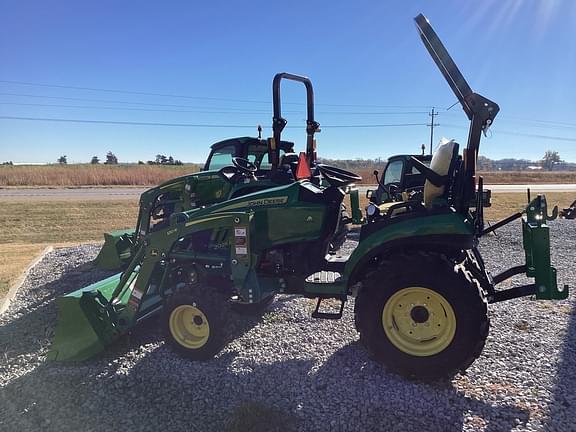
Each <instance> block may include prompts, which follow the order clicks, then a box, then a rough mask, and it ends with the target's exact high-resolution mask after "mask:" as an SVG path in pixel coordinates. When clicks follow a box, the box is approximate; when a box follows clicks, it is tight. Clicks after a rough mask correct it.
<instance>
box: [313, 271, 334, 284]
mask: <svg viewBox="0 0 576 432" xmlns="http://www.w3.org/2000/svg"><path fill="white" fill-rule="evenodd" d="M340 276H341V275H340V273H338V272H335V271H320V272H318V273H314V274H311V275H310V276H308V277H307V278H306V282H308V283H317V284H331V283H334V282H337V281H338V279H340Z"/></svg>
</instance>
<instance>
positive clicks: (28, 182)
mask: <svg viewBox="0 0 576 432" xmlns="http://www.w3.org/2000/svg"><path fill="white" fill-rule="evenodd" d="M199 169H200V166H199V165H196V164H187V165H184V166H158V165H136V164H125V165H91V164H78V165H34V166H33V165H22V166H3V165H0V187H23V186H52V187H58V186H61V187H76V186H122V185H124V186H149V185H157V184H158V183H160V182H162V181H165V180H168V179H171V178H173V177H177V176H180V175H184V174H190V173H193V172H197V171H198V170H199ZM357 172H358V174H359V175H361V176H362V179H363V181H362V183H364V184H373V183H375V180H374V175H373V174H372V172H373V170H372V169H361V170H357ZM480 175H482V176H483V177H484V184H529V183H532V184H541V183H576V172H571V171H553V172H546V171H544V172H534V171H515V172H509V171H498V172H485V173H480Z"/></svg>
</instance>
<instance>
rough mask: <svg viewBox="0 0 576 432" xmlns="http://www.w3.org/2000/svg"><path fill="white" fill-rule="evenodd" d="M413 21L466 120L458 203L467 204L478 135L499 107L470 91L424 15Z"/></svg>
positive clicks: (472, 187)
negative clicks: (465, 144)
mask: <svg viewBox="0 0 576 432" xmlns="http://www.w3.org/2000/svg"><path fill="white" fill-rule="evenodd" d="M414 21H415V22H416V28H417V29H418V32H419V33H420V37H421V39H422V42H423V43H424V46H425V47H426V49H427V50H428V52H429V53H430V55H431V56H432V59H433V60H434V63H436V66H438V69H440V72H441V73H442V75H443V76H444V78H445V79H446V81H447V82H448V85H449V86H450V88H451V89H452V91H453V92H454V94H455V95H456V97H457V98H458V101H459V102H460V104H461V105H462V108H463V109H464V112H465V113H466V116H467V117H468V119H469V120H470V129H469V132H468V144H467V146H466V150H465V154H464V175H465V179H464V190H463V195H464V196H463V201H462V202H463V203H469V202H470V200H471V198H472V197H473V196H474V192H475V176H476V159H477V157H478V150H479V148H480V139H481V137H482V132H484V131H486V130H487V129H488V128H489V127H490V126H491V125H492V123H493V122H494V118H495V117H496V114H498V111H500V107H499V106H498V104H496V103H495V102H492V101H491V100H489V99H487V98H485V97H484V96H481V95H479V94H477V93H474V92H473V91H472V89H471V88H470V86H469V85H468V83H467V82H466V80H465V79H464V76H462V73H461V72H460V70H459V69H458V67H457V66H456V63H454V60H452V57H450V54H448V51H447V50H446V48H445V47H444V45H443V44H442V42H441V41H440V38H439V37H438V35H437V34H436V32H435V31H434V29H433V28H432V26H431V25H430V22H429V21H428V19H427V18H426V17H425V16H424V15H422V14H419V15H418V16H417V17H416V18H414Z"/></svg>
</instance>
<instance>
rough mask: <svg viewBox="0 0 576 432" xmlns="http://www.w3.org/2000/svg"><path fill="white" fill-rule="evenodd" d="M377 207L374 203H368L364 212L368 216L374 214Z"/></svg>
mask: <svg viewBox="0 0 576 432" xmlns="http://www.w3.org/2000/svg"><path fill="white" fill-rule="evenodd" d="M378 211H379V209H378V207H376V206H375V205H374V204H372V203H370V204H368V208H367V209H366V214H367V215H368V216H374V215H376V214H378Z"/></svg>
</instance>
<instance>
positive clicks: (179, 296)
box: [162, 286, 229, 360]
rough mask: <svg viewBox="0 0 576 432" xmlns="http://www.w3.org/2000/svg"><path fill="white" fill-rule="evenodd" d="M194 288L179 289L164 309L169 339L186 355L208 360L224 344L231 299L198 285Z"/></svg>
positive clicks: (165, 332) (163, 325) (164, 324)
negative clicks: (228, 299)
mask: <svg viewBox="0 0 576 432" xmlns="http://www.w3.org/2000/svg"><path fill="white" fill-rule="evenodd" d="M195 288H196V289H193V290H192V292H190V291H186V292H182V291H179V292H176V293H174V294H172V295H171V296H170V297H169V298H168V299H167V300H166V304H165V306H164V309H163V312H162V327H163V331H164V334H165V336H166V341H167V342H168V343H169V344H170V345H171V346H172V348H173V349H174V350H175V351H176V352H177V353H178V354H180V355H182V356H183V357H186V358H189V359H191V360H208V359H210V358H212V357H214V355H216V354H217V353H218V352H219V351H220V350H221V349H222V346H223V345H224V340H225V324H226V319H227V315H228V310H229V303H228V302H227V301H226V299H225V298H224V296H222V295H220V294H218V293H216V292H213V291H211V290H208V289H206V287H204V289H202V287H200V286H198V287H195Z"/></svg>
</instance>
